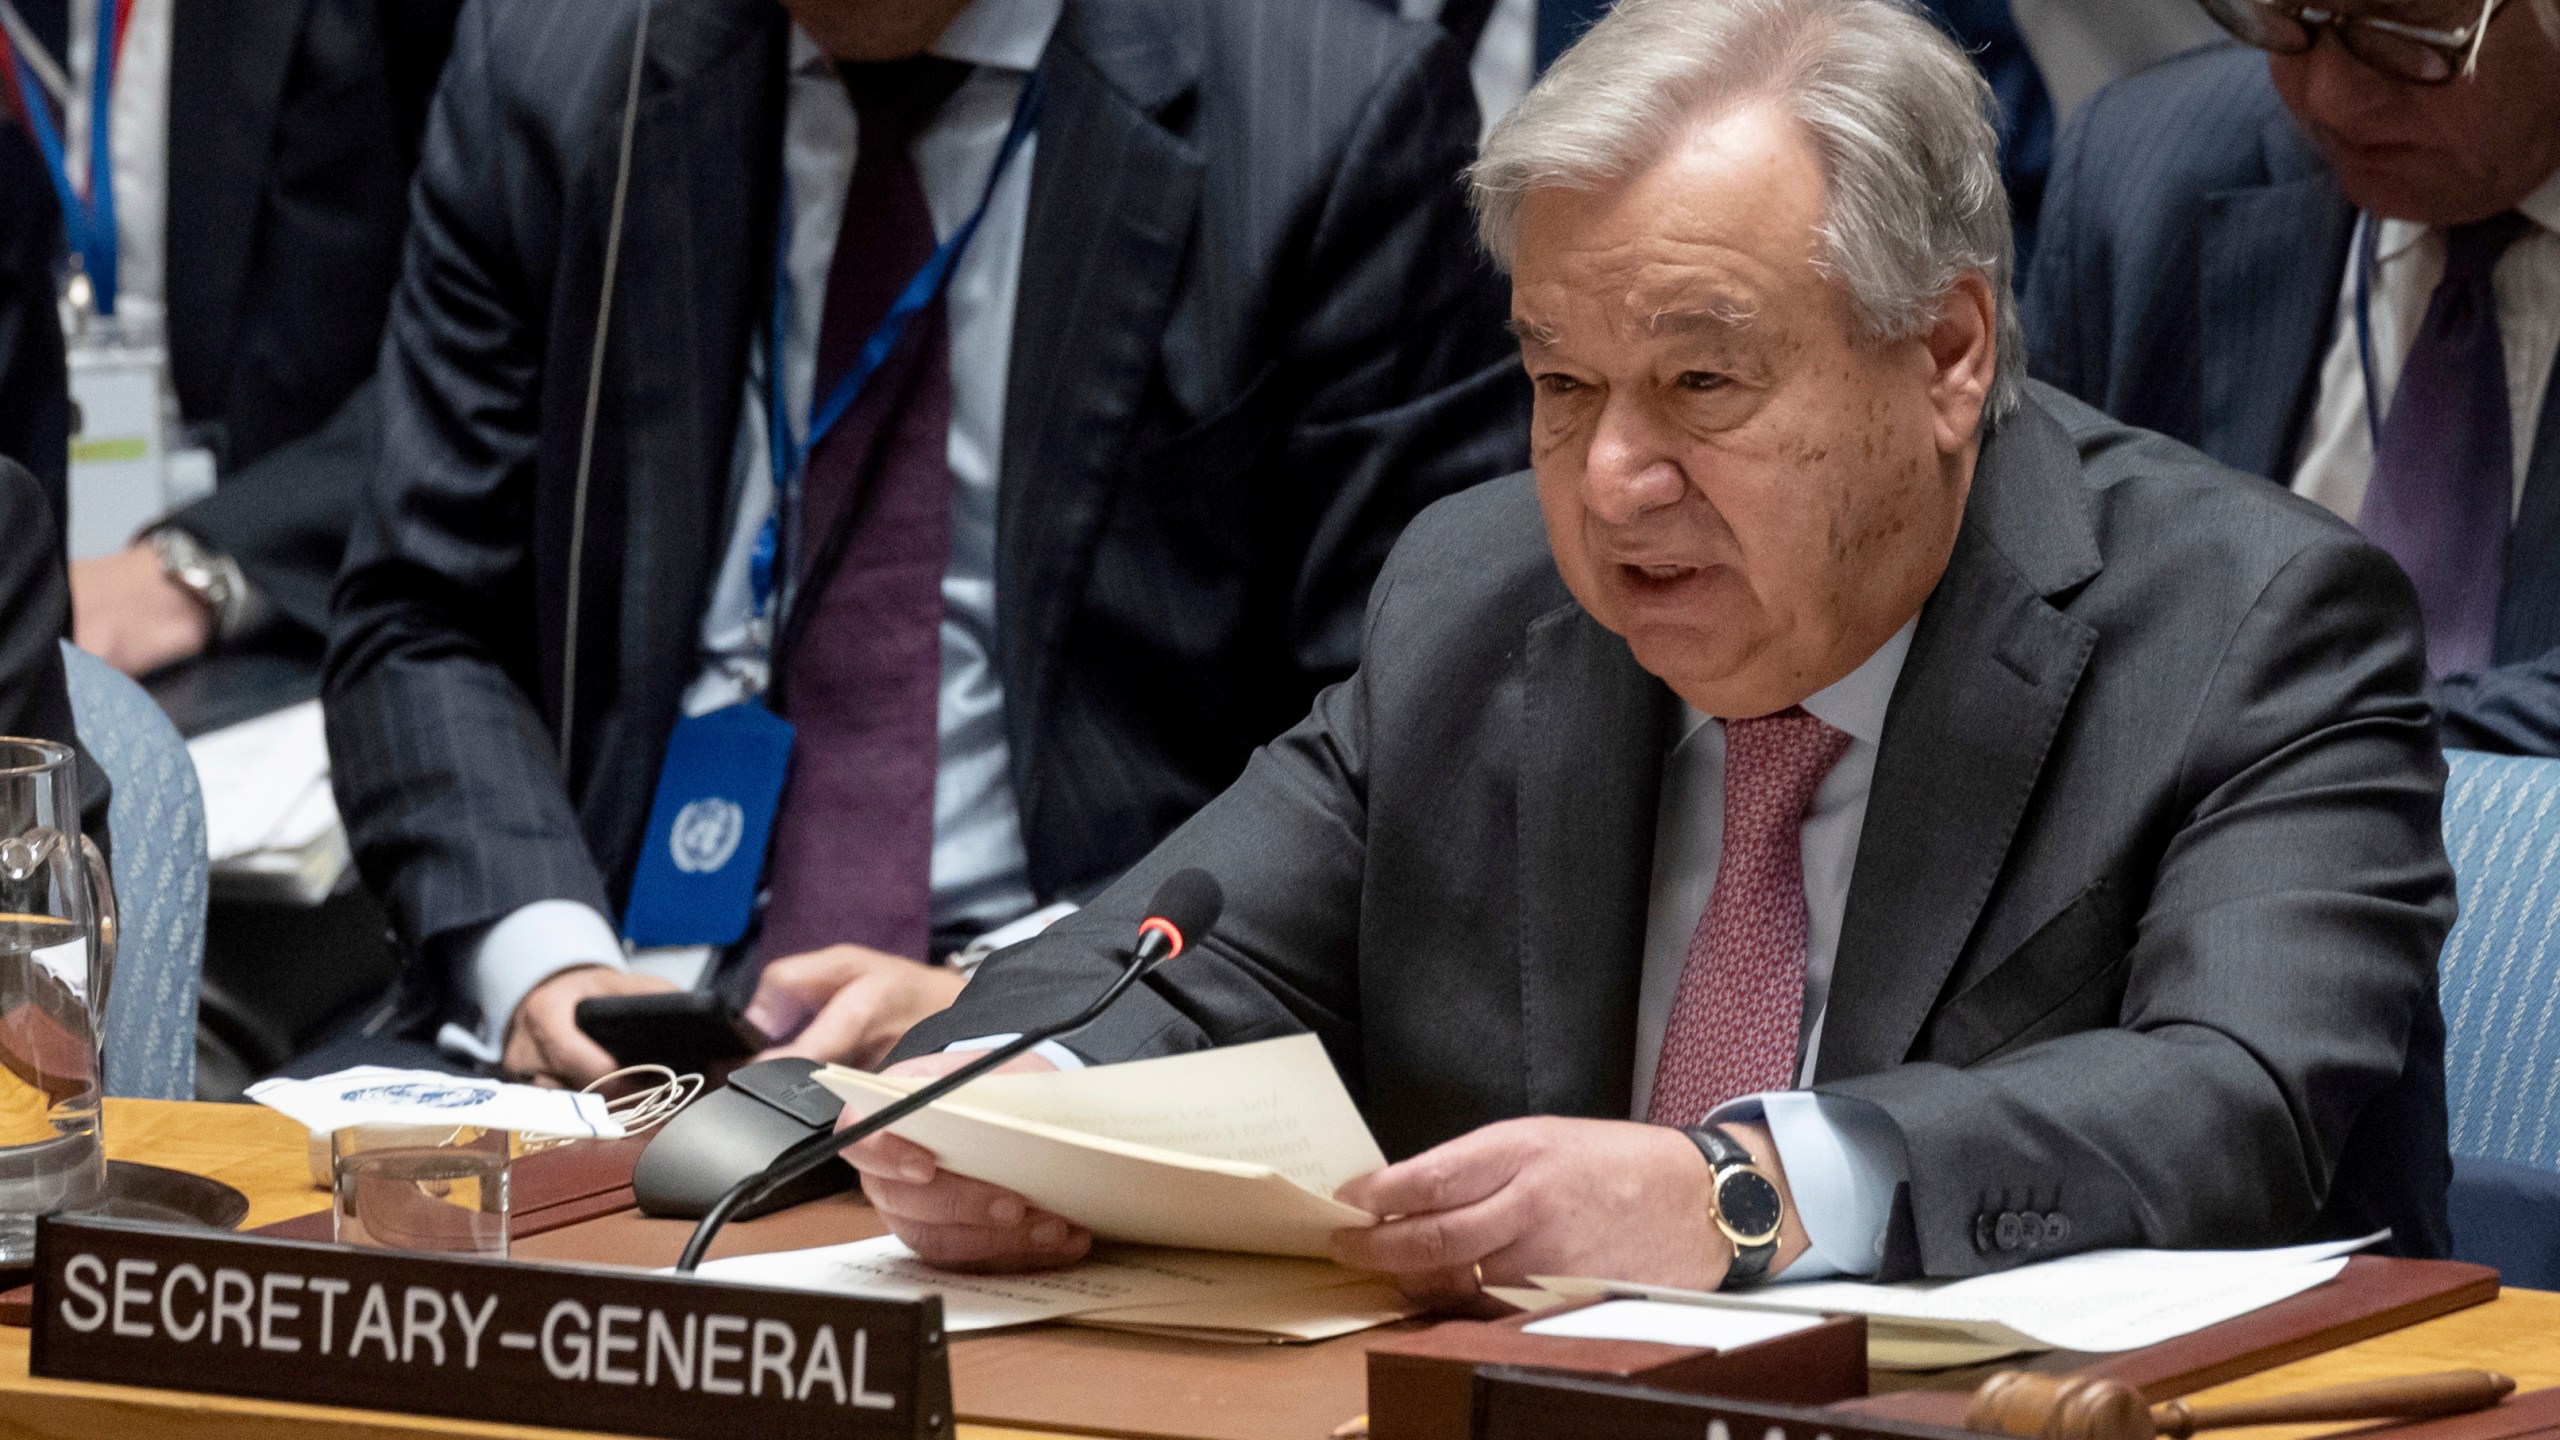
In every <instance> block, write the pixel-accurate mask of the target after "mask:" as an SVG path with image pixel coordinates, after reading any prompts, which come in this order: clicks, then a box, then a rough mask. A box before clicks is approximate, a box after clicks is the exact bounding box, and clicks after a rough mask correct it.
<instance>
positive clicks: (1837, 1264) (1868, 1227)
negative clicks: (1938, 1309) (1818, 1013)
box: [1707, 1090, 1910, 1280]
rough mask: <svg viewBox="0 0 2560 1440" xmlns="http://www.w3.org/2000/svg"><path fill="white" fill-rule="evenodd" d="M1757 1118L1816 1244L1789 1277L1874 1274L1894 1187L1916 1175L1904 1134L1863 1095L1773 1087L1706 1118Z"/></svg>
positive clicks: (1716, 1120)
mask: <svg viewBox="0 0 2560 1440" xmlns="http://www.w3.org/2000/svg"><path fill="white" fill-rule="evenodd" d="M1749 1120H1759V1121H1762V1122H1763V1123H1765V1124H1767V1125H1768V1127H1769V1139H1770V1142H1771V1143H1772V1144H1774V1145H1776V1146H1777V1147H1778V1163H1779V1164H1780V1165H1782V1166H1784V1167H1786V1172H1787V1188H1788V1190H1789V1192H1790V1195H1791V1198H1792V1200H1793V1202H1794V1204H1795V1207H1796V1215H1797V1218H1799V1219H1801V1220H1803V1221H1804V1233H1805V1239H1806V1240H1807V1241H1809V1242H1810V1243H1811V1248H1810V1249H1808V1250H1806V1251H1805V1253H1804V1254H1802V1255H1800V1256H1798V1257H1797V1258H1796V1261H1795V1263H1794V1264H1792V1265H1789V1266H1788V1267H1787V1268H1786V1271H1785V1275H1786V1278H1787V1279H1789V1280H1818V1279H1821V1278H1823V1277H1824V1276H1828V1275H1872V1274H1874V1273H1876V1270H1877V1268H1878V1267H1879V1266H1881V1265H1882V1264H1883V1261H1884V1239H1885V1227H1886V1224H1887V1223H1888V1222H1889V1221H1890V1220H1891V1219H1892V1217H1893V1192H1894V1188H1895V1187H1896V1186H1898V1185H1900V1184H1901V1183H1902V1182H1903V1181H1904V1180H1905V1179H1906V1178H1908V1176H1909V1174H1910V1169H1909V1162H1908V1160H1907V1159H1906V1158H1905V1157H1904V1155H1903V1149H1902V1131H1901V1128H1900V1127H1899V1126H1896V1125H1895V1124H1894V1123H1893V1121H1892V1119H1891V1118H1890V1117H1889V1116H1887V1115H1886V1114H1885V1113H1884V1111H1882V1110H1880V1109H1878V1108H1877V1107H1875V1106H1873V1105H1870V1104H1868V1103H1867V1102H1866V1101H1864V1100H1851V1099H1847V1098H1845V1097H1842V1096H1837V1095H1817V1094H1815V1093H1813V1092H1812V1091H1810V1090H1774V1091H1769V1092H1767V1093H1764V1094H1759V1095H1746V1096H1744V1097H1743V1098H1741V1099H1739V1100H1733V1101H1728V1102H1727V1103H1725V1104H1723V1105H1720V1106H1717V1107H1716V1110H1715V1113H1713V1114H1711V1115H1709V1116H1708V1117H1707V1123H1709V1124H1711V1125H1712V1124H1719V1123H1725V1122H1731V1121H1749Z"/></svg>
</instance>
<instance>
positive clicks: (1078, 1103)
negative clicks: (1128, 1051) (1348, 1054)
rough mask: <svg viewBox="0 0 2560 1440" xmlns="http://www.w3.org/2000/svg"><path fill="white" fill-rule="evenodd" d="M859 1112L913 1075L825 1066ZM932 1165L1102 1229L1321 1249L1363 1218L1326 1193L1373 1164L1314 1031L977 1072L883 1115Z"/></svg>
mask: <svg viewBox="0 0 2560 1440" xmlns="http://www.w3.org/2000/svg"><path fill="white" fill-rule="evenodd" d="M818 1079H819V1080H820V1082H821V1083H823V1084H825V1085H826V1087H827V1088H828V1089H830V1090H832V1091H834V1092H835V1093H836V1094H837V1095H839V1096H841V1097H843V1099H844V1102H845V1109H846V1110H847V1112H848V1113H850V1114H854V1115H868V1114H870V1113H871V1112H873V1111H874V1110H877V1109H879V1108H880V1107H881V1106H883V1105H886V1104H888V1103H890V1102H891V1101H893V1100H896V1099H898V1098H899V1097H901V1096H903V1095H905V1094H906V1093H907V1092H908V1091H910V1090H912V1089H914V1088H915V1087H916V1086H917V1085H920V1084H922V1083H924V1082H922V1081H919V1080H915V1079H912V1078H895V1079H893V1078H890V1077H887V1076H880V1075H871V1074H866V1073H864V1072H862V1071H859V1070H848V1069H845V1068H843V1067H841V1066H831V1067H829V1068H827V1069H825V1070H822V1071H820V1072H819V1073H818ZM890 1133H892V1134H895V1135H900V1136H904V1137H905V1138H907V1139H909V1140H912V1141H914V1142H915V1143H917V1144H919V1145H922V1146H923V1147H925V1148H926V1149H928V1150H931V1151H932V1152H933V1153H934V1154H935V1156H936V1157H938V1158H939V1160H940V1161H941V1164H942V1166H943V1168H945V1169H947V1170H950V1171H952V1172H954V1173H956V1174H961V1175H967V1176H971V1177H973V1178H976V1179H979V1180H984V1181H986V1182H988V1183H989V1184H993V1185H1001V1186H1003V1187H1004V1188H1006V1189H1008V1190H1011V1191H1014V1192H1015V1193H1017V1194H1019V1195H1021V1196H1022V1197H1023V1198H1024V1199H1026V1200H1028V1201H1030V1202H1031V1203H1032V1204H1033V1205H1036V1206H1038V1207H1039V1208H1041V1209H1043V1210H1047V1211H1049V1212H1050V1213H1052V1214H1055V1215H1062V1216H1064V1217H1066V1218H1067V1219H1069V1220H1072V1221H1074V1222H1075V1223H1077V1224H1079V1225H1082V1226H1084V1227H1085V1228H1086V1229H1088V1230H1091V1231H1092V1232H1093V1233H1094V1235H1095V1236H1096V1237H1097V1238H1099V1239H1104V1240H1121V1241H1129V1242H1133V1243H1137V1244H1144V1245H1167V1246H1179V1247H1183V1248H1187V1249H1197V1250H1228V1251H1240V1252H1245V1253H1248V1254H1260V1255H1296V1256H1308V1257H1319V1258H1320V1257H1322V1256H1324V1255H1325V1254H1326V1253H1328V1252H1327V1247H1326V1238H1327V1237H1328V1236H1330V1235H1331V1234H1332V1233H1333V1232H1334V1231H1336V1230H1339V1229H1343V1228H1345V1227H1347V1226H1364V1225H1374V1224H1376V1223H1377V1220H1376V1217H1374V1216H1372V1215H1370V1214H1368V1213H1367V1212H1366V1211H1363V1210H1358V1209H1355V1208H1353V1207H1351V1206H1349V1205H1345V1204H1343V1203H1342V1202H1340V1201H1338V1200H1335V1199H1333V1198H1332V1196H1333V1192H1334V1190H1335V1189H1336V1188H1337V1187H1338V1186H1340V1185H1341V1184H1342V1183H1343V1182H1344V1181H1347V1180H1350V1179H1351V1178H1353V1177H1354V1176H1358V1175H1365V1174H1367V1173H1369V1172H1370V1171H1372V1170H1376V1169H1379V1168H1380V1167H1382V1166H1384V1165H1385V1164H1386V1157H1385V1156H1384V1155H1382V1154H1381V1153H1379V1150H1378V1142H1377V1141H1376V1140H1375V1139H1374V1138H1372V1137H1371V1136H1370V1134H1369V1127H1368V1125H1367V1123H1366V1122H1364V1121H1363V1120H1362V1119H1361V1118H1360V1112H1359V1110H1358V1108H1357V1107H1355V1106H1354V1105H1353V1104H1352V1103H1351V1096H1350V1094H1349V1093H1348V1092H1346V1091H1345V1090H1344V1089H1343V1088H1342V1080H1341V1077H1339V1076H1337V1075H1336V1074H1334V1070H1333V1064H1332V1062H1331V1061H1329V1060H1327V1059H1326V1058H1325V1053H1324V1046H1323V1045H1322V1044H1321V1043H1320V1042H1318V1041H1317V1040H1316V1038H1315V1037H1314V1036H1312V1035H1292V1036H1289V1037H1286V1038H1284V1039H1279V1040H1265V1041H1261V1042H1259V1043H1256V1044H1252V1045H1237V1046H1232V1047H1228V1048H1225V1049H1218V1050H1202V1051H1198V1052H1195V1053H1192V1054H1188V1055H1175V1056H1169V1057H1167V1058H1165V1059H1161V1060H1139V1061H1134V1062H1131V1063H1129V1064H1125V1065H1099V1066H1095V1067H1093V1068H1091V1069H1085V1070H1068V1071H1060V1072H1056V1073H1049V1074H1031V1075H1021V1074H1008V1075H990V1076H988V1077H986V1078H985V1079H983V1080H979V1081H975V1082H973V1083H972V1084H970V1085H969V1086H968V1087H967V1088H965V1089H963V1090H961V1091H960V1092H959V1093H958V1094H957V1095H955V1096H953V1097H952V1098H950V1099H946V1100H942V1101H937V1102H936V1103H934V1104H932V1105H930V1106H927V1107H926V1108H925V1109H923V1110H921V1111H918V1112H917V1113H916V1114H914V1115H911V1116H909V1117H907V1118H906V1119H904V1120H901V1121H899V1122H898V1123H897V1124H896V1125H893V1126H891V1127H890Z"/></svg>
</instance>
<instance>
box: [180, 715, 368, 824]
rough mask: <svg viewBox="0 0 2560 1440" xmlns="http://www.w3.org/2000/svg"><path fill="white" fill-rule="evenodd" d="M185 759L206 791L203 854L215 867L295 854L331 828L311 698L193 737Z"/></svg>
mask: <svg viewBox="0 0 2560 1440" xmlns="http://www.w3.org/2000/svg"><path fill="white" fill-rule="evenodd" d="M187 756H188V758H189V759H191V760H193V761H194V762H195V767H196V784H197V785H198V786H199V787H200V788H201V789H202V790H203V791H204V834H205V848H206V849H207V850H208V851H210V852H211V853H212V858H213V859H214V860H215V861H216V862H217V863H218V862H221V861H224V860H235V859H238V858H239V857H241V856H243V855H248V854H252V853H254V852H257V851H261V850H298V849H301V848H302V847H303V846H306V845H309V844H311V843H312V842H313V841H315V840H318V839H319V838H321V837H322V836H324V835H326V834H328V833H329V831H330V830H332V829H334V828H335V827H336V826H337V823H338V807H337V804H336V802H335V800H334V799H333V798H332V797H331V796H330V793H329V742H328V740H327V738H326V737H325V736H324V735H323V734H322V732H321V724H320V702H319V701H317V700H306V701H304V702H303V703H301V704H299V705H289V706H287V707H285V708H284V709H282V710H278V711H276V712H274V713H273V714H269V715H261V716H259V717H257V718H256V719H254V720H244V721H242V722H240V723H239V724H237V725H231V726H226V727H224V728H223V729H220V730H216V731H214V732H212V733H211V734H208V735H199V736H197V737H196V738H195V739H193V740H190V741H188V742H187Z"/></svg>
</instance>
